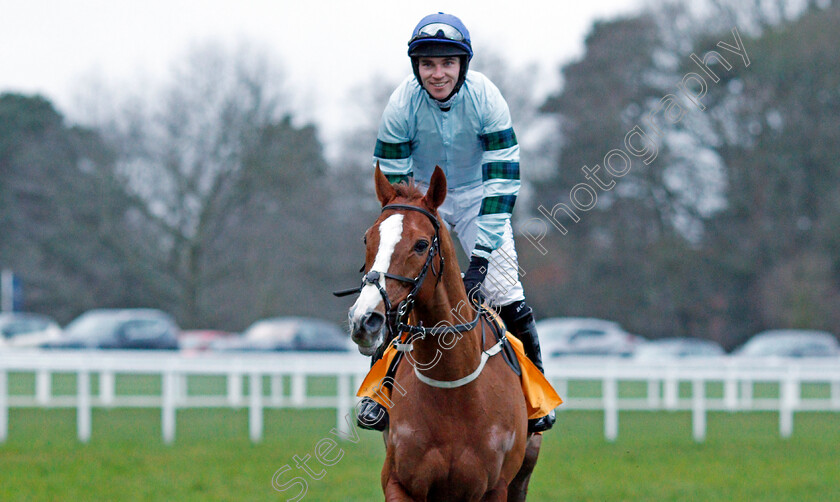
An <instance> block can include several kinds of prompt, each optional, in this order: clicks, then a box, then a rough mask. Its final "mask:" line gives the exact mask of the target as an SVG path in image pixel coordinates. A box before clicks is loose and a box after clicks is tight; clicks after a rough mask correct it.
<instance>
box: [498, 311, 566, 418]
mask: <svg viewBox="0 0 840 502" xmlns="http://www.w3.org/2000/svg"><path fill="white" fill-rule="evenodd" d="M499 314H500V315H501V317H502V321H504V323H505V326H506V327H507V329H508V331H510V332H511V333H512V334H513V336H515V337H516V338H518V339H519V340H520V341H521V342H522V345H523V348H524V349H525V355H526V356H528V359H530V360H531V362H533V363H534V366H536V367H537V369H539V370H540V372H541V373H543V374H544V373H545V370H543V363H542V354H541V353H540V340H539V338H537V325H536V323H535V322H534V314H533V312H532V311H531V307H529V306H528V304H526V303H525V300H522V301H519V302H514V303H512V304H510V305H505V306H504V307H502V308H501V312H499ZM555 420H556V418H555V416H554V410H551V412H550V413H549V414H548V415H546V416H544V417H539V418H533V419H529V420H528V432H543V431H547V430H548V429H551V427H552V426H553V425H554V421H555Z"/></svg>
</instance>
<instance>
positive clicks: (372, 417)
mask: <svg viewBox="0 0 840 502" xmlns="http://www.w3.org/2000/svg"><path fill="white" fill-rule="evenodd" d="M361 404H362V405H361V406H360V407H359V414H358V416H357V417H356V424H357V425H358V426H359V427H361V428H362V429H367V430H369V431H380V432H381V431H384V430H385V428H386V427H388V411H387V410H385V407H384V406H382V405H381V404H379V403H377V402H376V401H374V400H373V399H371V398H369V397H365V398H363V399H362V403H361Z"/></svg>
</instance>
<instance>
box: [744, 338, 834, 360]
mask: <svg viewBox="0 0 840 502" xmlns="http://www.w3.org/2000/svg"><path fill="white" fill-rule="evenodd" d="M832 351H833V346H832V344H831V340H830V338H829V337H828V336H820V335H815V334H806V333H801V334H779V335H769V336H765V337H762V338H756V339H754V340H753V341H751V342H750V343H748V344H747V345H745V346H744V350H743V351H742V353H743V354H744V355H750V356H769V355H781V354H792V353H803V354H804V353H808V354H821V353H831V352H832Z"/></svg>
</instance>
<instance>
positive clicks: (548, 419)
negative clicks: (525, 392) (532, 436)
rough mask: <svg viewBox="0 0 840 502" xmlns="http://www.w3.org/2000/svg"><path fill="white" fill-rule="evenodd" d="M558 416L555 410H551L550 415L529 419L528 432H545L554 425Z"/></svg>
mask: <svg viewBox="0 0 840 502" xmlns="http://www.w3.org/2000/svg"><path fill="white" fill-rule="evenodd" d="M555 420H557V417H556V416H555V415H554V410H551V411H550V412H549V413H548V415H546V416H544V417H539V418H531V419H529V420H528V432H544V431H547V430H549V429H551V428H552V427H554V422H555Z"/></svg>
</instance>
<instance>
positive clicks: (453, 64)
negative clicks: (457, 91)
mask: <svg viewBox="0 0 840 502" xmlns="http://www.w3.org/2000/svg"><path fill="white" fill-rule="evenodd" d="M460 71H461V60H460V59H458V58H457V57H453V56H449V57H421V58H420V61H419V65H418V72H419V73H420V80H421V81H422V82H423V87H425V88H426V90H427V91H428V92H429V94H430V95H431V96H432V97H433V98H435V99H437V100H441V101H442V100H444V99H446V98H447V97H449V94H450V93H451V92H452V89H454V88H455V84H456V83H457V82H458V74H459V73H460Z"/></svg>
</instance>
